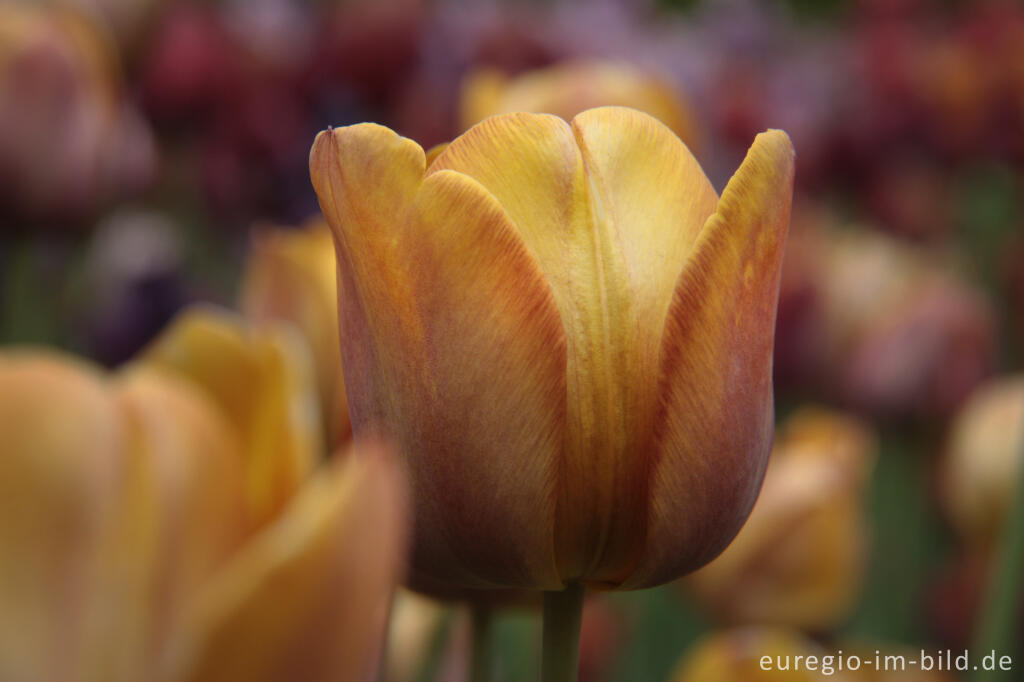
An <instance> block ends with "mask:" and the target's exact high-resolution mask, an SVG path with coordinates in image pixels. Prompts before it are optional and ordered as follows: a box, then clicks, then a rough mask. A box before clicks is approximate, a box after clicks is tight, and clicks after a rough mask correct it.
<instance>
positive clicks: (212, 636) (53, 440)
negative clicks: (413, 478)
mask: <svg viewBox="0 0 1024 682" xmlns="http://www.w3.org/2000/svg"><path fill="white" fill-rule="evenodd" d="M0 387H2V390H0V432H2V433H3V434H4V438H3V441H2V442H0V603H3V605H4V606H3V609H2V610H0V679H3V680H5V681H6V680H10V681H11V682H29V681H31V682H49V681H53V682H58V681H61V680H71V679H73V680H81V681H83V682H88V681H92V680H95V681H97V682H98V681H101V680H102V681H103V682H111V681H112V682H122V681H123V682H135V681H137V680H161V681H167V682H185V681H186V680H189V681H194V682H199V681H205V680H211V681H213V680H217V681H220V680H228V679H235V680H242V679H244V680H247V681H249V682H259V681H263V680H266V681H268V682H269V681H272V680H273V681H280V682H284V681H285V680H292V679H298V678H301V679H303V680H314V681H315V680H335V679H356V677H357V675H359V674H360V672H361V671H363V670H365V669H367V667H368V666H371V665H373V660H372V659H373V655H374V646H375V641H374V640H375V638H376V637H379V635H380V633H381V631H382V630H381V629H380V628H378V627H377V626H378V625H380V626H383V619H382V614H383V611H384V609H385V608H386V605H387V602H388V600H389V598H390V591H391V588H392V586H393V583H394V582H395V580H396V578H397V575H398V570H399V565H400V562H401V547H402V538H403V534H404V533H403V530H404V528H403V526H404V519H403V518H402V508H403V507H402V499H403V498H402V495H403V492H402V489H401V480H400V478H399V472H398V469H397V467H396V465H395V464H394V463H393V461H392V459H391V458H390V457H389V456H388V453H387V452H386V451H384V450H382V449H381V446H378V445H374V444H370V443H367V444H364V445H363V446H362V447H361V451H359V452H356V453H354V454H351V455H349V456H348V457H345V458H339V459H337V460H336V461H335V462H334V463H333V464H332V465H331V466H328V467H324V468H323V469H322V470H320V471H319V472H317V473H315V474H312V476H311V478H310V479H309V481H308V483H306V484H305V485H304V486H303V487H302V488H301V489H299V490H296V491H295V494H294V496H293V499H291V500H289V501H288V503H287V504H286V505H285V506H284V507H283V508H282V509H281V510H280V512H279V513H278V514H277V515H276V516H275V517H274V518H273V519H270V520H268V522H267V523H266V524H265V525H264V526H263V527H262V528H259V529H256V528H254V527H253V526H252V523H251V519H250V518H249V515H248V513H247V500H246V490H245V481H246V479H247V476H246V469H247V468H248V467H249V466H251V465H252V460H251V458H249V457H248V456H247V453H245V452H244V447H243V444H244V442H245V439H244V437H243V435H242V434H240V433H239V432H238V431H237V430H236V429H235V428H234V427H233V425H232V423H231V422H230V420H229V419H228V418H227V416H226V415H225V414H224V412H223V411H222V410H221V409H219V407H218V406H217V404H216V403H215V402H214V401H213V400H212V399H211V398H210V396H209V394H208V393H207V392H205V391H204V390H202V389H201V388H200V387H199V386H198V385H196V384H195V383H193V382H191V381H187V380H185V379H184V378H183V377H182V376H180V375H179V374H177V373H173V372H168V371H165V370H161V369H159V368H156V367H153V366H147V365H143V364H137V365H133V366H131V367H129V368H127V369H125V370H124V371H122V372H120V373H118V374H115V375H104V374H103V373H102V372H101V371H100V370H99V369H96V368H93V367H91V366H88V365H86V364H84V363H82V362H80V361H77V360H74V359H71V358H68V357H66V356H62V355H58V354H56V353H52V352H43V351H27V350H26V351H5V352H3V353H0Z"/></svg>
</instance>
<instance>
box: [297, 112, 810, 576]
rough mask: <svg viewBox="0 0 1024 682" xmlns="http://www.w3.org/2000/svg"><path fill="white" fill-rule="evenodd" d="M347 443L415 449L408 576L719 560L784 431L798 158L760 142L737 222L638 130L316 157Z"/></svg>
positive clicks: (353, 136)
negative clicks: (782, 389) (331, 268)
mask: <svg viewBox="0 0 1024 682" xmlns="http://www.w3.org/2000/svg"><path fill="white" fill-rule="evenodd" d="M310 168H311V172H312V177H313V184H314V186H315V188H316V191H317V194H318V195H319V198H320V205H321V208H322V209H323V211H324V214H325V216H326V217H327V220H328V223H329V224H330V226H331V229H332V231H333V234H334V237H335V243H336V250H337V255H338V288H339V317H340V326H341V345H342V362H343V364H344V366H345V386H346V389H347V393H348V397H349V408H350V415H351V419H352V425H353V430H354V432H355V433H356V434H357V435H358V434H360V433H366V432H373V431H375V430H377V431H383V432H385V433H388V434H390V435H392V436H393V437H394V438H395V439H396V441H397V443H398V444H399V448H400V452H401V454H402V459H403V461H404V464H405V468H406V470H407V471H408V473H409V475H410V480H411V482H412V486H413V500H414V502H413V504H414V509H415V519H416V524H415V529H414V538H415V541H414V545H415V547H414V556H413V560H412V565H413V570H414V572H418V573H420V574H423V575H426V576H429V577H431V578H433V579H434V580H436V581H439V582H442V583H449V584H453V585H459V586H465V587H481V588H482V587H525V588H530V589H548V590H558V589H561V588H563V587H564V586H566V585H567V584H568V583H570V582H576V581H578V582H581V583H584V584H590V585H597V586H603V587H608V588H615V587H623V588H633V587H643V586H649V585H656V584H659V583H662V582H665V581H668V580H671V579H673V578H676V577H678V576H679V575H681V574H683V573H686V572H688V571H691V570H693V569H695V568H698V567H699V566H701V565H703V564H704V563H706V562H707V561H709V560H710V559H712V558H713V557H714V556H715V555H716V554H717V553H718V552H720V551H721V550H722V549H723V548H724V547H725V545H726V544H728V542H729V541H730V540H731V539H732V537H733V535H735V533H736V532H737V530H738V529H739V527H740V526H741V525H742V523H743V521H744V519H745V518H746V516H747V514H748V513H749V511H750V508H751V506H752V505H753V502H754V498H755V497H756V495H757V491H758V489H759V487H760V483H761V477H762V475H763V473H764V469H765V466H766V464H767V456H768V451H769V448H770V445H771V437H772V429H773V407H772V386H771V356H772V336H773V328H774V322H775V304H776V298H777V295H778V279H779V264H780V260H781V256H782V250H783V246H784V242H785V236H786V230H787V228H788V224H789V210H790V203H791V192H792V180H793V150H792V147H791V145H790V142H789V138H788V137H787V136H786V135H785V133H782V132H780V131H771V132H768V133H764V134H762V135H759V136H758V138H757V139H756V140H755V142H754V145H753V147H752V148H751V150H750V152H749V153H748V155H747V158H746V160H745V161H744V162H743V164H742V166H741V167H740V169H739V170H738V171H737V172H736V174H735V175H734V176H733V178H732V180H731V181H730V182H729V185H728V187H726V189H725V191H724V193H723V195H722V197H721V199H719V197H718V195H717V194H716V193H715V191H714V189H713V188H712V187H711V184H710V183H709V182H708V180H707V178H706V177H705V175H704V173H703V172H702V170H701V168H700V166H699V164H698V163H697V162H696V160H695V159H694V158H693V156H692V155H691V154H690V153H689V151H688V150H687V149H686V147H685V146H684V145H683V144H682V143H681V142H680V141H679V139H678V138H677V137H676V136H675V135H673V134H672V132H671V131H670V130H669V129H668V128H666V127H665V126H664V125H662V124H661V123H659V122H658V121H656V120H655V119H653V118H651V117H650V116H647V115H646V114H643V113H641V112H638V111H636V110H632V109H625V108H617V107H607V108H599V109H592V110H590V111H587V112H584V113H583V114H580V115H579V116H577V117H576V118H575V119H573V121H572V123H571V124H569V123H566V122H565V121H563V120H562V119H559V118H557V117H555V116H551V115H541V114H511V115H506V116H497V117H492V118H490V119H488V120H487V121H485V122H483V123H481V124H480V125H478V126H476V127H474V128H472V129H471V130H469V131H468V132H466V133H465V134H464V135H462V136H461V137H459V138H457V139H456V140H455V141H453V142H452V144H451V145H449V146H448V147H447V148H446V149H445V150H444V151H443V152H442V153H441V154H440V155H438V156H437V158H436V159H434V161H433V163H432V164H431V165H430V167H429V168H427V167H426V164H425V157H424V152H423V150H422V149H421V148H420V146H419V145H417V144H416V143H415V142H413V141H412V140H409V139H405V138H402V137H399V136H398V135H396V134H395V133H393V132H392V131H390V130H388V129H387V128H383V127H381V126H378V125H373V124H360V125H354V126H350V127H345V128H339V129H335V130H331V131H325V132H322V133H320V135H319V136H318V137H317V139H316V142H315V143H314V145H313V150H312V154H311V157H310Z"/></svg>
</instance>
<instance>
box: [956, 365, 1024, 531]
mask: <svg viewBox="0 0 1024 682" xmlns="http://www.w3.org/2000/svg"><path fill="white" fill-rule="evenodd" d="M1021 466H1024V375H1022V374H1018V375H1014V376H1008V377H1000V378H998V379H993V380H991V381H989V382H987V383H985V384H983V385H982V386H981V387H979V388H978V390H976V391H975V392H974V393H972V394H971V397H970V398H969V399H968V400H967V402H966V403H965V404H964V406H963V408H962V409H961V410H960V412H959V413H958V414H957V415H956V418H955V419H954V421H953V424H952V426H951V428H950V435H949V442H948V444H947V446H946V453H945V457H944V459H943V463H942V468H941V471H940V477H939V495H940V499H941V501H942V506H943V509H944V511H945V513H946V516H947V517H948V518H949V520H950V522H951V523H952V524H953V527H954V528H955V529H956V531H957V533H958V534H959V535H960V536H961V537H962V538H963V539H964V540H965V541H966V542H967V543H969V544H971V545H974V546H976V547H981V548H991V547H992V546H993V545H994V544H995V542H996V541H997V540H998V539H999V537H1000V532H1001V529H1002V527H1003V525H1004V522H1005V521H1006V517H1007V515H1008V514H1009V512H1010V508H1011V506H1012V504H1013V496H1014V493H1015V492H1016V489H1017V482H1018V481H1019V480H1020V473H1019V472H1020V468H1021Z"/></svg>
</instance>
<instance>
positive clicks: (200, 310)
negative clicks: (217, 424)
mask: <svg viewBox="0 0 1024 682" xmlns="http://www.w3.org/2000/svg"><path fill="white" fill-rule="evenodd" d="M135 362H136V363H137V364H143V365H148V366H153V367H157V368H159V369H162V370H165V371H173V372H176V373H178V374H180V375H182V376H184V377H185V378H187V379H189V380H191V381H193V382H194V383H195V384H196V385H197V386H199V387H200V388H202V389H203V390H204V391H205V392H206V393H207V394H208V395H209V396H210V397H211V398H212V399H213V401H214V402H215V403H216V404H217V406H218V407H219V408H220V409H221V410H222V411H223V413H224V415H225V416H226V417H227V419H228V421H229V422H230V423H231V424H232V426H233V427H234V428H235V430H236V432H237V433H238V435H239V437H240V438H241V439H242V448H243V451H244V452H245V456H246V457H247V459H248V466H247V472H246V473H247V479H246V481H245V490H246V495H247V499H248V501H249V504H250V512H251V514H252V516H253V520H254V522H255V523H257V524H261V523H263V522H264V521H266V520H269V519H272V518H274V517H275V516H276V515H277V514H278V512H279V511H280V509H281V507H282V506H283V505H284V504H286V503H287V501H288V500H289V499H291V497H292V496H293V494H294V492H295V490H296V489H297V488H298V486H299V485H300V484H301V483H302V481H303V480H304V479H305V478H306V476H307V474H308V472H309V471H310V470H311V468H312V467H313V465H314V464H315V462H316V461H317V460H318V459H320V457H321V456H322V454H323V452H324V444H323V435H322V434H323V432H322V428H321V423H320V412H319V406H318V402H317V397H316V384H315V380H314V376H313V366H312V359H311V358H310V355H309V349H308V348H307V346H306V344H305V343H304V342H303V340H302V338H301V337H300V336H299V335H298V334H296V333H293V332H292V330H290V329H288V328H286V327H271V326H256V325H250V324H248V323H247V322H246V321H245V320H244V319H243V318H241V317H239V316H237V315H235V314H234V313H231V312H229V311H226V310H219V309H217V308H213V307H201V306H199V307H194V308H190V309H188V310H186V311H184V312H183V313H182V314H180V315H179V316H178V317H177V318H176V319H175V321H174V322H173V323H172V324H171V325H170V326H169V327H168V328H167V329H166V330H165V331H164V333H163V334H161V335H160V336H159V337H158V338H157V339H156V340H155V341H154V342H153V343H152V344H151V345H150V346H149V347H148V348H147V349H146V350H145V351H144V352H143V353H142V355H141V356H140V357H139V358H138V359H137V360H136V361H135Z"/></svg>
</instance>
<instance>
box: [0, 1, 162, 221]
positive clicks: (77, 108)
mask: <svg viewBox="0 0 1024 682" xmlns="http://www.w3.org/2000/svg"><path fill="white" fill-rule="evenodd" d="M117 69H118V64H117V58H116V52H115V50H114V47H113V45H112V44H111V43H110V42H109V40H108V39H107V36H106V34H105V33H104V32H103V30H102V29H101V27H100V26H98V25H97V24H96V23H95V22H92V21H89V20H88V19H87V18H86V17H84V16H83V15H80V14H78V13H76V12H73V11H71V10H69V9H67V8H59V7H52V6H49V7H48V6H44V5H40V4H36V3H4V4H2V5H0V177H2V178H3V184H2V186H0V209H8V210H9V211H13V212H17V213H19V214H23V215H24V216H26V217H27V218H29V219H33V220H36V219H44V220H54V219H74V218H80V217H82V215H83V214H84V213H88V212H89V211H92V210H93V209H95V208H96V206H97V205H99V203H100V202H102V201H103V200H106V199H109V198H110V197H111V196H112V195H117V194H120V193H124V192H128V191H131V190H135V189H138V188H139V187H140V186H142V185H144V184H145V183H146V182H147V181H148V179H149V178H150V177H151V176H152V173H153V168H154V165H155V150H154V147H153V141H152V137H151V134H150V132H149V129H148V127H147V126H146V124H145V123H144V122H143V121H142V119H141V117H140V116H139V115H138V113H137V112H136V111H135V110H134V109H132V108H131V107H130V106H128V105H127V103H126V100H125V97H124V94H123V92H122V91H121V88H120V87H119V84H118V72H117ZM5 222H6V221H5Z"/></svg>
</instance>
